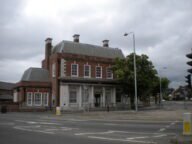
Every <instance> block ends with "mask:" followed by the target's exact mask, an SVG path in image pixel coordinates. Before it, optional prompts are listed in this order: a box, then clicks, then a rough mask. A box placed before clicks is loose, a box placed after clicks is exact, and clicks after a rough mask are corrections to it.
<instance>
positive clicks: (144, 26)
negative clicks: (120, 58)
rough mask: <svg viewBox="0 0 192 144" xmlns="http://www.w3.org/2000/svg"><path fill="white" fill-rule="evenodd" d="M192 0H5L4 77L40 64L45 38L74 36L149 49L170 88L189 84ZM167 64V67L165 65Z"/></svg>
mask: <svg viewBox="0 0 192 144" xmlns="http://www.w3.org/2000/svg"><path fill="white" fill-rule="evenodd" d="M191 6H192V1H191V0H1V4H0V45H1V46H0V81H7V82H18V81H19V80H20V79H21V76H22V74H23V72H24V71H25V70H26V69H27V68H28V67H41V60H42V59H43V58H44V40H45V39H46V38H47V37H51V38H53V45H55V44H57V43H58V42H60V41H62V40H72V36H73V34H80V42H82V43H88V44H94V45H102V40H104V39H109V40H110V42H109V45H110V47H114V48H117V47H118V48H120V49H122V51H123V53H124V54H125V55H127V54H129V53H131V52H133V47H132V42H133V41H132V36H128V37H123V34H124V33H125V32H134V33H135V37H136V52H137V53H138V54H142V53H143V54H147V55H148V56H149V58H150V60H151V61H152V62H153V64H154V65H155V67H156V69H158V70H159V72H160V75H161V76H165V77H168V78H169V79H170V81H171V84H170V87H174V88H176V87H178V86H179V85H185V84H186V83H185V78H184V76H185V75H187V71H186V69H188V68H190V67H189V66H187V64H186V62H187V61H189V59H187V58H186V57H185V55H186V54H187V53H190V52H191V48H192V8H191ZM164 67H167V68H166V69H164Z"/></svg>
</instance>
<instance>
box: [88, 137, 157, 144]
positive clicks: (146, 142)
mask: <svg viewBox="0 0 192 144" xmlns="http://www.w3.org/2000/svg"><path fill="white" fill-rule="evenodd" d="M88 138H94V139H101V140H111V141H124V142H132V143H140V144H157V143H156V142H150V141H136V140H128V139H114V138H106V137H97V136H88Z"/></svg>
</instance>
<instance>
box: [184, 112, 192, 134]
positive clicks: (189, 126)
mask: <svg viewBox="0 0 192 144" xmlns="http://www.w3.org/2000/svg"><path fill="white" fill-rule="evenodd" d="M183 135H192V113H184V115H183Z"/></svg>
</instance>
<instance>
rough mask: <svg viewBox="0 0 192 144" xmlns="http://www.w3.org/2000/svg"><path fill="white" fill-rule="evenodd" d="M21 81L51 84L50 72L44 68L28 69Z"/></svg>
mask: <svg viewBox="0 0 192 144" xmlns="http://www.w3.org/2000/svg"><path fill="white" fill-rule="evenodd" d="M21 81H35V82H49V71H48V70H46V69H43V68H34V67H30V68H28V69H27V70H26V71H25V72H24V74H23V76H22V78H21Z"/></svg>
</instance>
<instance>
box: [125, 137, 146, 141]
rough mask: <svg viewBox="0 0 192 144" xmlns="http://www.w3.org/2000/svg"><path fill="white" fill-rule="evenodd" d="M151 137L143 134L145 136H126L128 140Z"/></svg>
mask: <svg viewBox="0 0 192 144" xmlns="http://www.w3.org/2000/svg"><path fill="white" fill-rule="evenodd" d="M146 138H149V136H143V137H131V138H126V139H128V140H134V139H146Z"/></svg>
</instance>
